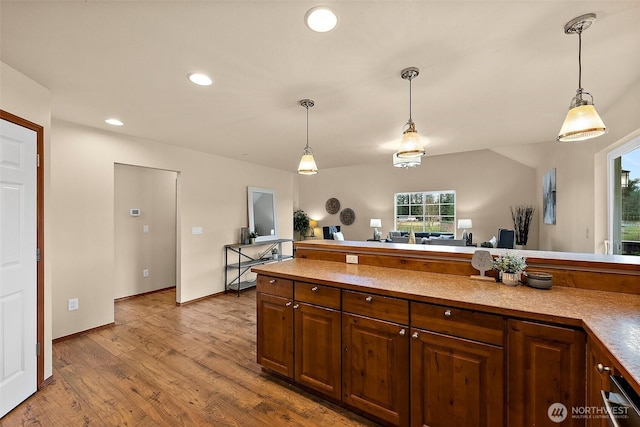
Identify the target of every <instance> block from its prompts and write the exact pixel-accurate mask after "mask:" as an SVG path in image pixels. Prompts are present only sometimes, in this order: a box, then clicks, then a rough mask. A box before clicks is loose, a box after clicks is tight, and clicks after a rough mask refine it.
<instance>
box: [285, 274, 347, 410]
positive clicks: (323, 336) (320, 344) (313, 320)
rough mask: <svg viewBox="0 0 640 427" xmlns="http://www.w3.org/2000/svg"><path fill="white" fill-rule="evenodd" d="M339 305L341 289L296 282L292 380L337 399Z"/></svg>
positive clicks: (338, 384)
mask: <svg viewBox="0 0 640 427" xmlns="http://www.w3.org/2000/svg"><path fill="white" fill-rule="evenodd" d="M301 301H306V302H301ZM313 304H317V305H313ZM326 306H329V307H333V308H328V307H326ZM335 308H337V309H338V310H336V309H335ZM339 308H340V290H338V289H335V288H329V287H326V286H318V285H312V284H309V283H300V282H296V283H295V302H294V313H295V314H294V330H295V335H294V336H295V340H294V341H295V363H294V365H295V369H294V370H295V380H296V381H297V382H299V383H300V384H302V385H305V386H307V387H310V388H312V389H314V390H317V391H319V392H321V393H323V394H326V395H328V396H330V397H332V398H334V399H337V400H340V398H341V395H342V389H341V374H342V353H341V351H340V348H341V340H340V338H341V336H340V334H341V332H342V330H341V324H340V322H341V313H340V311H339Z"/></svg>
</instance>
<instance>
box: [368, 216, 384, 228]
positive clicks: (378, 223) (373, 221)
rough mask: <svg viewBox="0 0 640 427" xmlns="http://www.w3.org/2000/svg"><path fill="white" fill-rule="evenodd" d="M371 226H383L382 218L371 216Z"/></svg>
mask: <svg viewBox="0 0 640 427" xmlns="http://www.w3.org/2000/svg"><path fill="white" fill-rule="evenodd" d="M369 227H382V220H381V219H380V218H371V219H370V220H369Z"/></svg>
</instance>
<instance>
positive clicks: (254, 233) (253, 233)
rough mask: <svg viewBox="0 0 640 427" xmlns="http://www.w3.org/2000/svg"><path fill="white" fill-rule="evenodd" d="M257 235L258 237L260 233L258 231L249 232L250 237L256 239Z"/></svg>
mask: <svg viewBox="0 0 640 427" xmlns="http://www.w3.org/2000/svg"><path fill="white" fill-rule="evenodd" d="M256 237H258V233H256V232H255V231H252V232H251V233H249V238H250V239H255V238H256Z"/></svg>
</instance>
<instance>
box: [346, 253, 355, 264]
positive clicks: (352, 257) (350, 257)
mask: <svg viewBox="0 0 640 427" xmlns="http://www.w3.org/2000/svg"><path fill="white" fill-rule="evenodd" d="M357 263H358V255H347V264H357Z"/></svg>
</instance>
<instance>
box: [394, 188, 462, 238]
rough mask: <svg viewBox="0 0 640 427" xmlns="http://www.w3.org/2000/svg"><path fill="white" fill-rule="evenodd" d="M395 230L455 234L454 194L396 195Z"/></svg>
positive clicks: (453, 192)
mask: <svg viewBox="0 0 640 427" xmlns="http://www.w3.org/2000/svg"><path fill="white" fill-rule="evenodd" d="M394 211H395V215H394V216H395V224H394V226H395V229H396V230H398V231H411V230H413V231H414V232H425V231H429V232H447V233H455V222H456V192H455V191H423V192H418V193H396V195H395V209H394Z"/></svg>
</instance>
